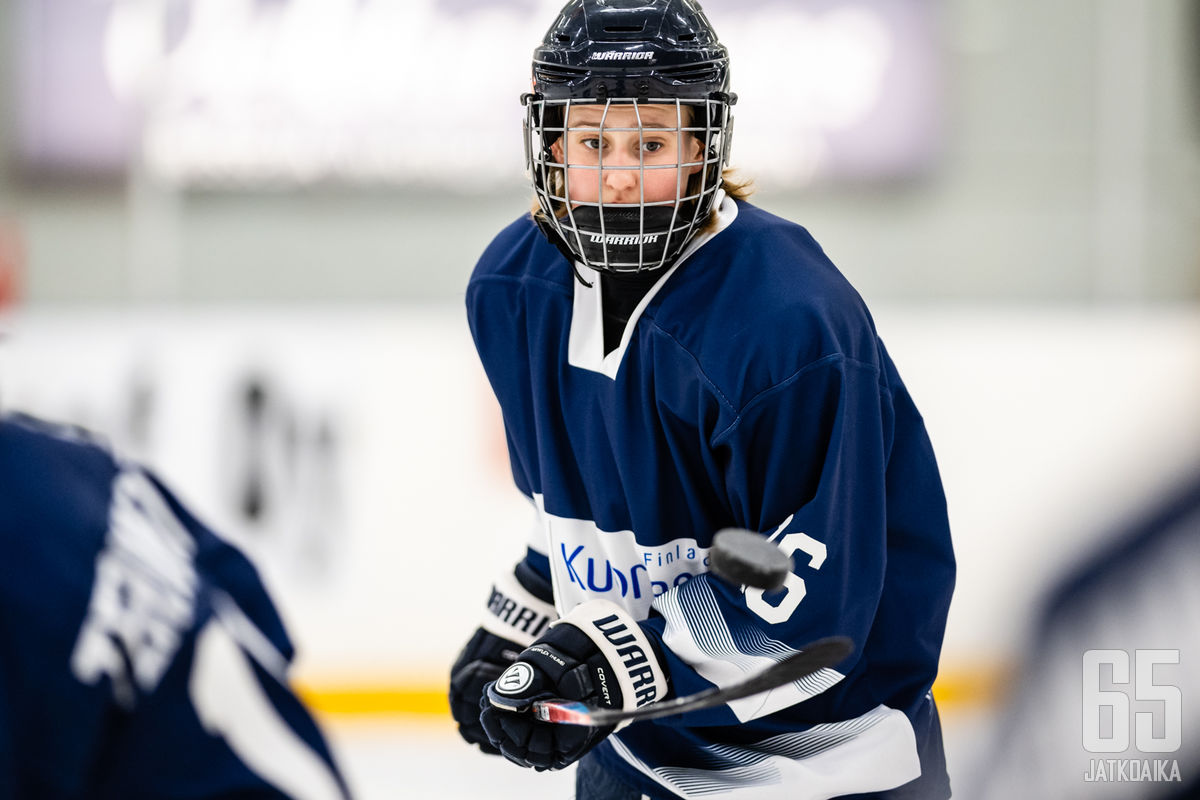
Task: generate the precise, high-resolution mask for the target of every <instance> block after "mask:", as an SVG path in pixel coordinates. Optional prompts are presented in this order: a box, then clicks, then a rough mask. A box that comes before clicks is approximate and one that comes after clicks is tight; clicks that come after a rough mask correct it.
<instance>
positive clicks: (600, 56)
mask: <svg viewBox="0 0 1200 800" xmlns="http://www.w3.org/2000/svg"><path fill="white" fill-rule="evenodd" d="M588 59H589V60H590V61H646V62H650V61H653V60H654V53H629V52H626V51H625V50H600V51H597V52H595V53H592V54H591V55H590V56H588Z"/></svg>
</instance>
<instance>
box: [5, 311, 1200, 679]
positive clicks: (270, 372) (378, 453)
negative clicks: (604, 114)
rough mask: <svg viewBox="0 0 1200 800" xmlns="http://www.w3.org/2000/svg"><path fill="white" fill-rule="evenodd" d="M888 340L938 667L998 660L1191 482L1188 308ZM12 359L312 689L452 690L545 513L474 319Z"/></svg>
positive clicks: (952, 324)
mask: <svg viewBox="0 0 1200 800" xmlns="http://www.w3.org/2000/svg"><path fill="white" fill-rule="evenodd" d="M877 318H878V322H879V327H880V330H881V331H882V332H883V335H884V338H885V341H886V342H887V344H888V348H889V350H890V352H891V353H892V356H893V357H894V359H895V360H896V362H897V364H898V366H899V368H900V371H901V374H902V375H903V376H904V378H905V380H906V382H907V383H908V386H909V388H910V390H911V392H912V394H913V395H914V397H915V399H916V401H917V404H918V406H919V407H920V409H921V411H922V413H923V414H924V416H925V418H926V421H927V424H928V427H929V429H930V432H931V435H932V437H933V440H934V445H935V448H936V450H937V453H938V457H939V461H940V463H941V467H942V472H943V478H944V481H945V484H946V489H947V493H948V496H949V502H950V512H951V522H952V524H953V526H954V532H955V537H956V538H955V545H956V550H957V554H958V558H959V564H960V573H959V583H958V590H957V593H956V596H955V604H954V606H953V608H952V612H951V622H950V631H949V634H948V639H947V644H946V658H945V661H946V663H947V664H953V663H954V662H956V661H962V662H966V663H978V662H979V661H980V660H989V659H998V660H1006V659H1007V657H1008V656H1009V655H1010V654H1011V652H1012V650H1013V649H1014V648H1015V647H1017V646H1018V645H1019V643H1020V641H1021V637H1022V635H1023V633H1024V626H1025V625H1026V623H1027V620H1028V617H1029V614H1030V613H1031V612H1032V610H1033V608H1034V604H1035V602H1036V598H1037V596H1038V593H1039V592H1040V591H1041V589H1042V587H1044V585H1045V583H1046V581H1047V580H1048V579H1049V578H1050V577H1051V576H1053V575H1054V574H1056V573H1057V572H1058V571H1059V570H1060V569H1061V568H1062V567H1063V566H1064V565H1065V564H1067V563H1069V562H1070V561H1071V560H1072V559H1073V558H1074V557H1076V556H1078V555H1082V554H1083V553H1085V552H1086V550H1087V549H1088V548H1089V547H1090V546H1092V545H1093V543H1094V542H1095V541H1096V540H1098V539H1100V538H1102V537H1103V536H1104V535H1106V534H1107V533H1109V532H1111V531H1113V530H1115V529H1116V528H1117V527H1119V524H1120V523H1121V521H1122V519H1123V518H1124V517H1125V516H1126V515H1127V514H1129V513H1130V512H1131V511H1132V510H1134V509H1135V508H1136V506H1137V505H1138V504H1140V503H1142V502H1144V501H1146V500H1148V499H1151V498H1152V497H1154V496H1155V495H1156V494H1157V493H1158V492H1160V491H1161V490H1163V489H1164V488H1166V487H1167V486H1169V485H1170V484H1171V482H1172V481H1173V480H1174V479H1176V478H1177V477H1178V476H1179V475H1180V474H1181V473H1182V471H1183V470H1185V469H1189V468H1200V310H1196V309H1175V310H1143V311H1133V310H1126V311H1096V310H1069V311H1068V310H1052V309H1040V310H1018V309H1011V310H1005V309H992V308H958V309H954V308H952V309H933V310H929V309H911V308H883V309H881V310H879V311H878V313H877ZM0 336H3V338H2V339H0V406H2V407H4V408H5V409H9V410H12V409H21V410H28V411H32V412H35V413H38V414H39V415H43V416H47V417H50V418H54V419H59V420H69V421H78V422H82V423H84V424H87V425H89V426H90V427H93V428H94V429H96V430H99V431H100V432H102V433H105V434H106V435H109V436H110V437H111V438H112V439H113V441H114V443H115V444H116V445H117V446H118V449H120V450H122V451H123V452H126V453H128V454H129V455H132V456H136V457H139V458H142V459H144V460H146V461H148V462H149V463H150V464H152V465H153V466H154V467H155V468H156V469H157V470H158V471H159V473H160V475H162V476H163V477H164V478H165V480H166V481H167V482H168V483H169V484H170V485H171V486H172V487H173V488H174V489H175V490H176V492H177V493H178V494H179V495H180V496H181V497H182V498H183V499H184V500H185V502H187V503H188V504H190V505H191V506H192V508H193V509H194V510H196V511H197V512H198V513H199V515H200V516H201V518H202V519H205V520H207V521H209V522H211V523H212V524H213V525H214V527H216V528H218V529H219V530H220V531H221V532H223V533H225V534H226V535H227V536H228V537H229V538H231V539H234V540H235V541H238V542H239V543H241V544H243V545H244V546H245V547H246V548H247V550H248V551H249V552H250V553H251V555H252V556H253V557H254V558H255V560H256V561H257V562H258V563H259V565H260V566H261V567H262V569H263V571H264V574H265V575H266V577H267V580H268V583H269V585H270V587H271V589H272V590H273V592H274V593H275V595H276V598H277V600H278V601H279V602H280V605H281V606H282V609H283V611H284V615H285V618H286V621H287V623H288V625H289V627H290V629H291V631H292V633H293V635H294V637H295V638H296V640H297V643H298V645H299V648H300V659H299V662H298V674H299V676H300V677H302V678H303V679H305V680H306V681H308V682H309V683H313V682H320V681H322V680H338V681H344V680H355V679H363V680H381V679H382V680H388V681H390V682H393V683H394V682H396V681H398V680H401V681H403V680H407V681H415V682H421V681H430V680H437V679H441V678H442V676H444V675H445V673H446V670H447V668H448V665H449V663H450V661H452V660H453V657H454V655H455V653H456V652H457V649H458V647H459V646H460V645H461V643H462V641H463V640H464V639H465V637H466V636H467V635H468V634H469V633H470V631H471V630H472V629H473V627H474V624H475V620H476V618H477V616H478V613H479V609H480V608H481V606H482V603H483V601H484V599H485V596H486V593H487V590H488V587H489V582H490V580H491V577H492V575H494V574H495V573H496V572H498V571H501V570H505V569H508V568H509V565H511V563H512V562H513V561H514V560H515V559H516V558H517V557H519V555H520V554H521V553H522V549H523V546H524V537H525V532H526V528H527V526H528V524H529V522H530V521H531V512H530V510H529V506H528V504H527V503H526V502H525V501H524V499H523V498H521V497H520V495H519V494H518V493H517V491H516V489H515V488H513V486H512V482H511V478H510V477H509V476H508V474H507V459H506V456H505V453H504V441H503V433H502V430H501V428H500V424H499V412H498V409H497V407H496V405H495V402H494V400H492V398H491V396H490V393H489V391H488V389H487V383H486V380H485V378H484V376H483V373H482V370H481V369H480V368H479V366H478V364H477V362H476V360H475V355H474V350H473V348H472V346H471V342H470V338H469V336H468V333H467V329H466V321H465V315H464V313H463V312H462V310H461V308H460V307H457V306H450V307H436V308H430V309H423V310H418V309H414V308H412V307H406V306H396V307H384V308H368V309H360V308H355V309H341V310H328V309H320V310H289V311H281V310H278V309H258V308H243V309H236V310H235V309H203V310H200V309H197V310H193V309H187V310H180V309H170V310H167V309H153V310H136V311H131V310H115V311H67V310H58V311H51V310H39V311H36V312H35V311H29V312H22V313H19V314H10V315H9V316H8V317H5V318H0ZM249 375H258V376H260V380H259V385H260V387H261V388H262V390H263V392H264V393H265V397H266V400H265V401H264V403H263V406H262V407H263V408H265V409H267V410H266V411H265V412H264V413H263V414H262V415H261V416H260V417H257V419H259V424H257V425H255V424H253V423H252V422H251V418H252V417H254V415H253V414H251V413H250V411H249V409H250V408H251V406H250V405H249V404H248V401H247V399H246V397H247V393H248V389H247V376H249ZM138 409H142V411H140V412H139V411H138ZM322 429H324V430H325V431H326V433H325V434H324V436H325V439H324V440H322V434H321V431H322ZM256 465H257V466H256ZM248 474H253V475H257V476H258V478H257V479H256V480H255V481H250V480H248V479H246V477H245V476H246V475H248ZM255 482H257V485H259V486H261V487H262V488H263V494H262V497H263V498H264V503H263V505H262V507H261V508H262V513H261V515H260V516H259V517H258V518H257V520H256V521H252V520H250V519H248V518H247V517H246V515H245V514H244V513H243V512H240V511H239V510H238V509H239V507H241V506H242V505H243V504H244V498H245V497H246V492H247V486H248V485H250V484H252V483H255Z"/></svg>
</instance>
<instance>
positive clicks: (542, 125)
mask: <svg viewBox="0 0 1200 800" xmlns="http://www.w3.org/2000/svg"><path fill="white" fill-rule="evenodd" d="M522 101H523V102H524V104H525V106H526V117H525V163H526V168H527V170H528V173H529V175H530V178H531V180H532V182H533V188H534V191H535V192H536V194H537V198H538V204H539V206H540V213H538V214H537V215H536V218H537V221H538V224H539V226H540V227H541V229H542V231H543V233H545V234H546V236H547V238H549V239H550V241H551V242H552V243H554V244H555V245H556V246H557V247H558V248H559V249H560V250H561V251H562V252H563V254H564V255H566V257H567V258H568V260H570V261H572V263H574V262H579V263H582V264H584V265H585V266H588V267H591V268H593V269H597V270H601V271H610V272H637V271H641V270H651V269H658V268H660V267H663V266H669V265H670V264H671V263H673V261H674V260H675V258H676V257H677V256H678V255H679V254H680V252H681V251H682V250H683V248H684V247H685V245H686V244H687V243H688V241H689V240H690V239H691V238H692V237H693V236H694V235H695V234H696V233H697V232H699V231H700V230H702V229H703V228H704V227H705V225H706V224H707V222H708V219H709V215H710V213H711V211H712V208H713V204H714V202H715V200H716V197H717V193H718V191H719V189H720V188H721V174H722V171H723V169H724V167H725V165H726V164H727V163H728V158H729V141H730V132H731V128H732V124H733V115H732V106H733V104H734V102H736V95H733V94H731V93H730V91H729V53H728V51H727V50H726V48H725V46H724V45H722V44H721V43H720V42H719V41H718V40H717V35H716V33H715V32H714V31H713V29H712V26H711V25H710V24H709V22H708V20H707V18H705V16H704V12H703V11H702V10H701V9H700V6H699V5H698V4H697V3H696V2H694V0H570V2H568V3H567V4H566V6H564V7H563V9H562V11H561V12H560V13H559V16H558V18H557V19H556V20H555V21H554V24H553V25H551V26H550V29H549V30H548V31H547V32H546V36H545V38H544V39H543V41H542V43H541V45H539V46H538V47H537V48H536V49H535V50H534V54H533V91H532V93H530V94H526V95H524V96H523V97H522ZM646 105H658V106H667V107H669V108H671V109H673V112H674V113H673V114H672V115H671V117H672V118H673V119H674V120H675V122H674V123H673V127H671V128H667V129H666V130H669V131H672V132H675V134H676V136H677V138H678V139H679V141H681V142H682V141H683V139H684V137H694V139H695V140H696V141H697V142H699V144H700V147H699V148H690V149H691V150H692V151H693V152H698V153H699V155H697V156H692V157H690V158H692V159H693V160H685V156H684V155H683V154H684V152H685V150H687V149H689V148H685V147H679V148H677V151H678V153H677V156H676V161H675V163H674V164H668V165H666V168H669V169H675V170H676V173H675V174H676V175H677V176H679V175H688V176H689V177H688V178H686V179H683V178H677V179H676V181H675V183H676V190H675V195H674V197H673V198H670V199H666V200H656V201H650V202H647V200H646V197H645V190H644V186H645V180H644V179H645V177H646V171H647V169H662V168H664V166H663V165H661V164H659V165H656V166H649V167H648V166H647V164H646V163H645V155H644V153H640V154H639V157H638V163H637V164H635V165H624V166H612V165H606V164H605V163H604V160H603V155H601V156H599V158H598V159H597V160H598V163H597V164H595V165H594V166H591V167H583V168H582V169H592V170H597V171H601V172H602V174H603V173H608V172H609V171H610V170H619V169H630V170H637V171H638V185H639V186H640V187H643V188H642V189H640V190H639V191H640V195H641V197H640V201H639V202H636V203H620V204H618V203H614V202H608V203H606V202H604V199H603V194H602V193H601V192H599V191H597V192H596V194H597V195H598V196H597V197H596V199H595V200H594V201H590V202H583V201H580V200H578V199H575V200H568V198H569V197H571V196H572V192H571V186H570V174H569V172H576V174H578V170H579V169H581V167H579V166H578V165H577V164H576V163H575V161H574V160H573V159H572V158H571V156H570V155H569V154H568V153H565V152H564V148H565V146H566V140H567V137H564V134H565V133H567V132H568V131H576V130H583V129H586V130H587V131H589V132H593V131H598V134H599V138H600V139H601V140H602V139H603V134H604V131H605V130H606V129H607V130H611V131H634V130H636V131H638V136H639V137H641V136H642V130H643V129H642V125H641V119H642V117H641V113H640V111H639V109H644V108H645V106H646ZM583 106H592V107H595V108H599V109H601V111H600V113H599V115H597V114H593V115H592V116H591V118H590V120H591V121H590V122H588V123H586V124H585V125H584V126H583V127H582V128H575V127H571V128H568V127H567V126H568V125H569V124H572V125H573V124H574V123H573V122H572V116H571V109H572V108H579V107H583ZM616 106H627V107H628V106H632V107H633V109H634V112H635V115H636V120H637V127H636V128H615V127H608V128H606V126H605V120H606V119H607V117H608V113H609V111H610V109H612V108H613V107H616ZM614 116H618V115H614ZM597 117H598V119H599V122H598V123H597V122H596V119H597ZM655 130H656V131H662V130H664V129H663V128H662V127H660V126H656V128H655ZM560 140H562V141H563V142H564V144H563V145H560V146H559V148H557V149H558V153H557V154H556V153H555V149H556V148H555V143H556V142H559V141H560ZM639 141H640V138H639ZM641 149H642V148H639V150H641ZM567 163H571V170H570V171H568V170H567V169H566V166H567ZM589 180H590V179H589ZM597 180H598V181H599V180H600V178H599V176H598V177H597Z"/></svg>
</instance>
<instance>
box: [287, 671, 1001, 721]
mask: <svg viewBox="0 0 1200 800" xmlns="http://www.w3.org/2000/svg"><path fill="white" fill-rule="evenodd" d="M1009 679H1010V671H1009V670H1007V669H1000V668H997V667H987V668H972V669H956V670H953V671H948V672H944V673H943V674H941V675H939V676H938V679H937V682H936V683H935V684H934V685H933V695H934V697H935V698H936V699H937V702H938V706H939V707H940V708H942V709H943V710H947V709H960V708H968V707H972V708H974V707H984V708H986V707H990V706H996V705H999V703H1000V702H1001V701H1002V700H1003V698H1004V695H1005V694H1006V692H1007V689H1008V686H1009ZM296 692H297V694H299V695H300V697H301V699H302V700H304V702H305V703H307V704H308V707H309V708H311V709H312V710H313V711H315V712H316V713H318V714H325V715H355V716H358V715H388V714H427V715H442V716H445V715H448V714H449V713H450V704H449V701H448V700H447V699H446V687H445V686H439V685H436V684H431V683H424V684H418V683H412V684H406V683H395V684H388V683H378V684H373V683H366V682H362V683H357V682H347V683H345V684H321V683H314V684H312V685H309V684H301V685H298V686H297V687H296Z"/></svg>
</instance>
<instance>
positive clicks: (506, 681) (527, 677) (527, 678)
mask: <svg viewBox="0 0 1200 800" xmlns="http://www.w3.org/2000/svg"><path fill="white" fill-rule="evenodd" d="M532 683H533V667H531V666H529V665H528V664H526V663H525V662H524V661H518V662H517V663H515V664H513V665H512V666H511V667H509V668H508V669H506V670H504V674H503V675H501V676H500V677H499V678H498V679H497V680H496V691H498V692H500V693H501V694H520V693H521V692H523V691H525V690H526V689H528V688H529V686H530V684H532Z"/></svg>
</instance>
